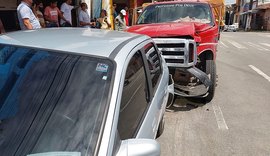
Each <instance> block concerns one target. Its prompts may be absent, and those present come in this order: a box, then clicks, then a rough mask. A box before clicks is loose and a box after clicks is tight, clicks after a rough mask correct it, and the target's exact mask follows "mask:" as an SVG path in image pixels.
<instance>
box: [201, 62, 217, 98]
mask: <svg viewBox="0 0 270 156" xmlns="http://www.w3.org/2000/svg"><path fill="white" fill-rule="evenodd" d="M205 67H206V69H205V72H206V74H207V75H208V76H209V78H210V81H211V85H210V86H209V89H208V95H207V96H206V97H205V98H204V100H205V102H210V101H211V100H212V99H213V97H214V95H215V88H216V63H215V61H214V60H206V65H205Z"/></svg>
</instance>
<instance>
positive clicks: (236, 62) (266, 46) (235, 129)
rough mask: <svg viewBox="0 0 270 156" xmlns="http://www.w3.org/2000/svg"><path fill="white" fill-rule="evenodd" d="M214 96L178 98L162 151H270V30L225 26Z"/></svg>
mask: <svg viewBox="0 0 270 156" xmlns="http://www.w3.org/2000/svg"><path fill="white" fill-rule="evenodd" d="M216 63H217V74H218V86H217V88H216V95H215V97H214V99H213V100H212V102H210V103H207V104H203V103H200V102H198V101H197V102H196V101H195V102H194V101H189V100H187V99H177V101H176V102H175V104H174V108H173V109H172V110H171V112H166V113H165V122H166V124H165V131H164V133H163V135H162V136H161V137H160V138H158V142H159V143H160V145H161V155H162V156H197V155H202V156H212V155H216V156H231V155H235V156H238V155H239V156H240V155H241V156H242V155H244V156H257V155H260V156H264V155H265V156H269V155H270V33H261V32H260V33H253V32H224V33H222V34H221V40H220V42H219V47H218V53H217V62H216Z"/></svg>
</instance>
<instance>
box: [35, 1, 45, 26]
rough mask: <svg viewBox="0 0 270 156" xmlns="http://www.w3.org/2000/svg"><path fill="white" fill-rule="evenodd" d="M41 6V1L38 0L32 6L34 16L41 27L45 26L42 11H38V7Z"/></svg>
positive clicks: (40, 7)
mask: <svg viewBox="0 0 270 156" xmlns="http://www.w3.org/2000/svg"><path fill="white" fill-rule="evenodd" d="M42 8H43V3H42V2H41V1H40V0H37V1H36V2H35V4H34V6H33V12H34V14H35V15H36V17H37V18H38V20H39V23H40V25H41V27H42V28H45V27H46V26H45V20H44V16H43V14H42V12H41V11H40V9H42Z"/></svg>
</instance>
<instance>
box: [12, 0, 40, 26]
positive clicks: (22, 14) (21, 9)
mask: <svg viewBox="0 0 270 156" xmlns="http://www.w3.org/2000/svg"><path fill="white" fill-rule="evenodd" d="M32 3H33V0H22V1H21V3H20V4H19V6H18V7H17V15H18V19H19V23H20V27H21V29H22V30H31V29H39V28H41V26H40V23H39V21H38V19H37V17H36V16H35V14H34V13H33V11H32V9H31V6H32Z"/></svg>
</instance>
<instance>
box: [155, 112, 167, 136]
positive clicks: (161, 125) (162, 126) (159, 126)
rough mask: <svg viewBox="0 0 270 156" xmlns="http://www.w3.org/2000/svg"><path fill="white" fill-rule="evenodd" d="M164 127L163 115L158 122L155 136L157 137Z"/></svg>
mask: <svg viewBox="0 0 270 156" xmlns="http://www.w3.org/2000/svg"><path fill="white" fill-rule="evenodd" d="M164 127H165V120H164V116H163V117H162V119H161V120H160V122H159V125H158V131H157V135H156V138H158V137H160V136H161V135H162V133H163V132H164Z"/></svg>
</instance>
